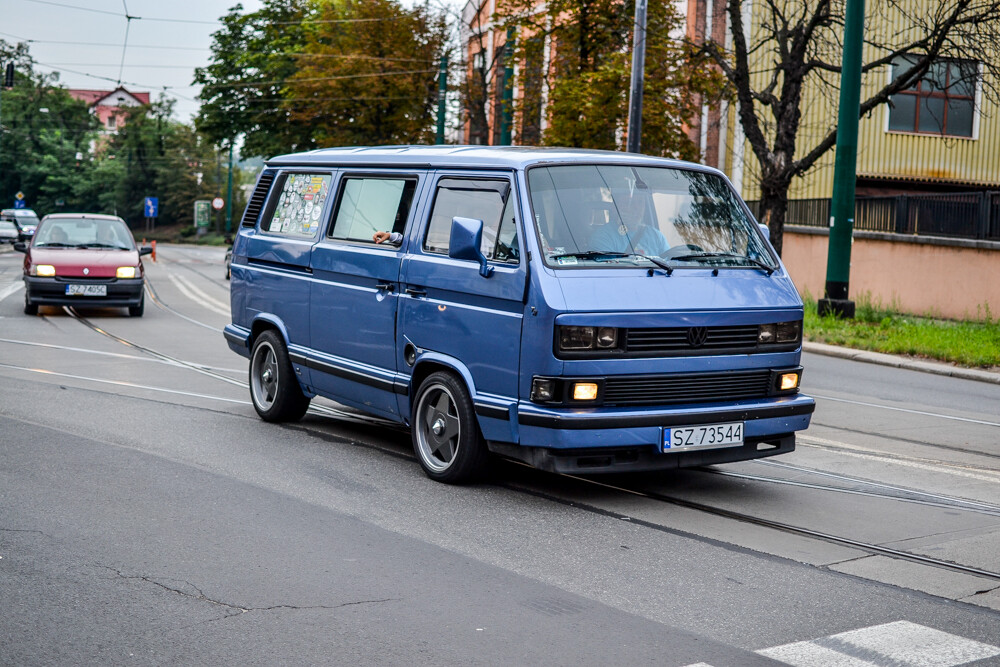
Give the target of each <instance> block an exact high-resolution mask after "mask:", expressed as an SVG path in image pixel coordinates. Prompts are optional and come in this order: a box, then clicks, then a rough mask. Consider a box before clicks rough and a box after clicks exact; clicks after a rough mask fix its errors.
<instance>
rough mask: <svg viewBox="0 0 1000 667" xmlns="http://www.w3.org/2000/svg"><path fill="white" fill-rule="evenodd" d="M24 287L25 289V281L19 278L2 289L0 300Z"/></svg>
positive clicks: (0, 290)
mask: <svg viewBox="0 0 1000 667" xmlns="http://www.w3.org/2000/svg"><path fill="white" fill-rule="evenodd" d="M22 289H24V281H21V280H18V281H17V282H15V283H11V284H10V285H7V286H6V287H4V288H3V289H0V301H3V300H4V299H6V298H7V297H9V296H10V295H11V294H13V293H14V292H16V291H18V290H22Z"/></svg>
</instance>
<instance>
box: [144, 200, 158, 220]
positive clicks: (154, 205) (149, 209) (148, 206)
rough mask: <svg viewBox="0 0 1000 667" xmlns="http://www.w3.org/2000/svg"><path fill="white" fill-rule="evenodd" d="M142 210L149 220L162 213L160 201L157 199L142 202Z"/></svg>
mask: <svg viewBox="0 0 1000 667" xmlns="http://www.w3.org/2000/svg"><path fill="white" fill-rule="evenodd" d="M142 208H143V210H144V211H145V214H146V217H147V218H155V217H156V216H157V215H158V214H159V212H160V200H159V199H158V198H157V197H146V199H145V200H143V202H142Z"/></svg>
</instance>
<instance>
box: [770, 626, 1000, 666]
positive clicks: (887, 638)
mask: <svg viewBox="0 0 1000 667" xmlns="http://www.w3.org/2000/svg"><path fill="white" fill-rule="evenodd" d="M757 653H758V654H759V655H762V656H765V657H767V658H771V659H773V660H777V661H779V662H783V663H785V664H787V665H796V666H797V667H812V666H814V665H815V666H819V665H823V666H824V667H873V666H881V665H893V666H899V667H955V666H957V665H964V664H966V663H968V662H972V661H974V660H985V659H986V658H992V657H995V656H998V655H1000V648H997V647H996V646H990V645H989V644H983V643H982V642H977V641H973V640H971V639H966V638H964V637H958V636H956V635H951V634H948V633H947V632H941V631H940V630H934V629H933V628H928V627H924V626H922V625H917V624H916V623H910V622H909V621H896V622H895V623H886V624H884V625H875V626H872V627H870V628H862V629H860V630H851V631H850V632H842V633H840V634H836V635H831V636H829V637H823V638H822V639H814V640H812V641H808V642H796V643H794V644H785V645H784V646H776V647H774V648H768V649H763V650H760V651H757Z"/></svg>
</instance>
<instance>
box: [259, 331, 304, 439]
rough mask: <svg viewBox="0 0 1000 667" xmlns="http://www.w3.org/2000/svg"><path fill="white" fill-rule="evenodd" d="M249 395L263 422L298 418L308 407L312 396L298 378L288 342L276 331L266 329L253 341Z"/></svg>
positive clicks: (295, 419)
mask: <svg viewBox="0 0 1000 667" xmlns="http://www.w3.org/2000/svg"><path fill="white" fill-rule="evenodd" d="M250 398H252V399H253V407H254V409H255V410H256V411H257V414H258V415H260V418H261V419H263V420H264V421H270V422H283V421H298V420H299V419H301V418H302V415H304V414H305V413H306V410H308V409H309V398H308V397H307V396H306V395H305V394H303V393H302V387H301V386H300V385H299V381H298V379H297V378H296V377H295V370H294V369H293V368H292V363H291V360H290V359H289V358H288V350H286V349H285V343H284V341H283V340H282V339H281V337H280V336H279V335H278V334H277V333H275V332H274V331H265V332H263V333H262V334H260V336H258V337H257V340H256V341H255V342H254V346H253V352H252V353H251V355H250Z"/></svg>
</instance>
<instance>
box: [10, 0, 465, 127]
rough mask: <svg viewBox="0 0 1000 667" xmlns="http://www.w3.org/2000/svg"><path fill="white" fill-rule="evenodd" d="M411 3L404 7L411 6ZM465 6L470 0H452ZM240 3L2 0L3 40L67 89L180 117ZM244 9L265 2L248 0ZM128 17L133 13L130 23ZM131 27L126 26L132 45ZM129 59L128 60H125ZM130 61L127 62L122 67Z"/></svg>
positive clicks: (192, 105)
mask: <svg viewBox="0 0 1000 667" xmlns="http://www.w3.org/2000/svg"><path fill="white" fill-rule="evenodd" d="M415 1H416V0H408V1H406V2H404V5H412V4H413V2H415ZM446 2H447V3H448V4H456V5H458V4H464V0H446ZM236 3H237V0H166V1H164V0H0V17H2V21H0V39H3V40H5V41H7V42H10V43H17V42H23V41H28V42H30V52H31V55H32V57H33V58H34V60H35V61H36V67H37V69H38V70H39V71H41V72H52V71H55V72H58V73H59V82H60V84H61V85H63V86H65V87H67V88H91V89H98V90H105V89H106V90H114V89H115V88H116V87H117V82H118V81H119V79H120V80H121V82H122V85H123V86H125V88H126V89H128V90H130V91H131V90H134V91H139V92H150V93H151V94H152V95H151V97H152V99H158V98H159V95H160V93H162V92H165V93H166V94H167V95H169V96H170V97H172V98H174V99H175V100H176V101H177V103H176V106H175V115H176V117H177V119H178V120H181V121H185V122H187V121H189V120H190V119H191V117H192V116H193V115H194V114H196V113H197V111H198V102H197V99H196V98H197V95H198V90H199V88H198V87H196V86H192V85H191V81H192V79H193V78H194V70H195V68H196V67H201V66H204V65H206V64H207V63H208V58H209V56H210V54H211V51H210V47H211V44H212V33H214V32H215V31H216V30H218V29H219V27H220V23H219V18H220V17H221V16H224V15H225V14H226V13H227V12H228V10H229V8H230V7H232V6H234V5H235V4H236ZM241 4H242V5H243V8H244V10H245V11H254V10H257V9H259V8H260V6H261V2H260V0H242V2H241ZM126 12H127V14H128V15H130V16H132V17H135V18H133V19H132V20H131V21H129V20H128V19H127V18H126ZM126 27H127V28H128V39H127V46H126V47H125V48H124V49H123V48H122V47H123V44H126ZM123 56H124V57H123ZM123 63H124V65H123Z"/></svg>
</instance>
